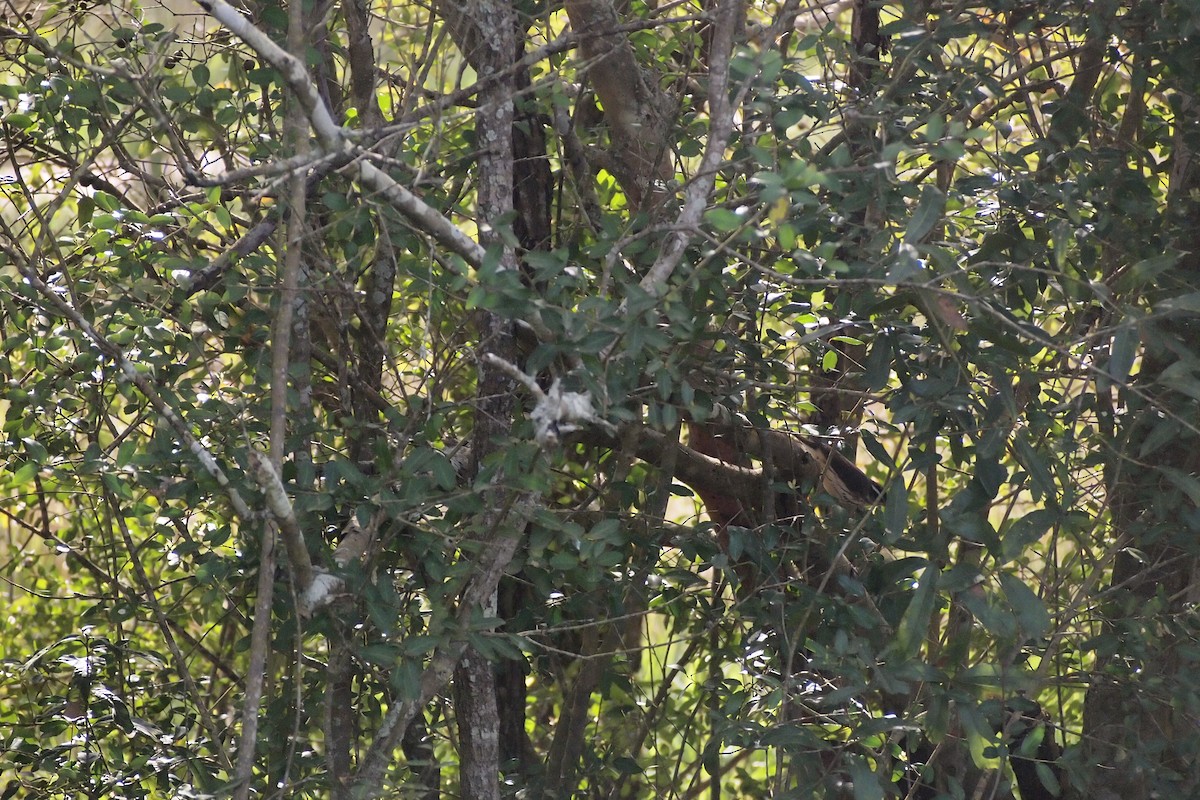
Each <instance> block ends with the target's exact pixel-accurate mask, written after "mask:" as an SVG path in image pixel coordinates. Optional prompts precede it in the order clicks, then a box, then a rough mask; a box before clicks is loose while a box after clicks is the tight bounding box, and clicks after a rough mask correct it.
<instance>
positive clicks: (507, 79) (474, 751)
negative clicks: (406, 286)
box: [439, 0, 518, 800]
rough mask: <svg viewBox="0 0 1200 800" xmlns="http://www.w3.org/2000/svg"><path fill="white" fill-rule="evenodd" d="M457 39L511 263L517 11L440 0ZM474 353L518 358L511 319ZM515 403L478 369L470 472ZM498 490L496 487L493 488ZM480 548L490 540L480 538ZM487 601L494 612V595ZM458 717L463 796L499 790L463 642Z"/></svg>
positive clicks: (483, 221) (486, 701)
mask: <svg viewBox="0 0 1200 800" xmlns="http://www.w3.org/2000/svg"><path fill="white" fill-rule="evenodd" d="M439 8H440V10H441V12H442V13H443V15H444V16H445V18H446V22H447V24H448V26H449V28H450V31H451V34H452V35H453V36H454V40H455V43H456V44H457V45H458V48H459V49H460V50H461V51H462V52H463V53H464V55H465V56H466V58H467V61H468V62H469V63H470V64H471V65H472V67H474V69H475V71H476V72H477V73H478V75H479V79H480V81H481V82H482V84H483V86H484V88H483V89H482V90H481V91H480V92H479V96H478V110H477V111H476V113H475V142H476V146H477V147H478V149H479V156H478V162H477V164H476V171H475V182H476V187H477V188H476V212H477V213H476V215H477V219H478V224H479V229H480V243H481V244H483V245H484V247H486V248H489V249H494V248H499V249H500V262H499V268H500V269H502V270H515V269H516V268H517V264H516V254H515V253H514V252H513V249H512V247H510V246H508V245H506V244H505V242H504V238H503V236H502V231H500V230H499V228H500V226H501V225H502V224H505V223H502V222H501V221H500V220H502V219H504V218H505V216H506V215H508V214H509V213H510V212H511V211H512V210H513V185H514V175H513V122H514V119H515V108H514V95H515V92H516V79H515V76H514V74H513V73H512V72H511V71H509V69H508V68H509V67H510V66H511V65H512V63H513V61H514V60H515V59H516V57H517V52H518V49H517V37H516V32H517V17H516V13H515V11H514V9H513V7H512V5H511V4H510V3H509V2H508V0H463V1H462V2H458V1H457V0H448V2H444V3H441V4H440V6H439ZM477 326H478V331H479V338H480V341H479V348H478V350H479V355H480V363H482V361H483V359H482V356H484V355H485V354H488V353H492V354H495V355H496V356H499V357H500V358H502V359H504V360H505V361H507V362H509V363H513V362H515V361H516V360H517V349H516V341H515V339H514V338H513V325H512V322H511V321H510V320H508V319H504V318H502V317H500V316H498V315H496V314H493V313H490V312H483V313H481V314H479V316H478V318H477ZM514 405H515V397H514V386H513V383H512V380H511V378H509V377H508V376H507V375H504V374H503V373H501V372H500V371H499V370H496V369H494V368H493V369H486V368H482V372H481V373H480V377H479V386H478V390H477V397H476V414H475V428H474V432H473V434H472V437H473V445H474V446H473V449H472V452H473V458H474V460H475V464H474V465H473V466H474V469H473V474H477V473H478V471H479V469H480V466H481V465H482V464H483V462H484V460H485V459H486V458H487V456H489V455H490V454H491V453H492V452H494V451H495V449H496V447H497V445H498V443H500V442H502V441H503V440H504V438H505V437H506V436H507V434H508V432H509V430H510V429H511V427H512V415H513V409H514ZM494 491H496V492H499V491H502V490H500V489H496V490H494ZM500 500H501V498H499V497H496V498H492V499H491V500H489V501H487V502H486V503H485V505H486V506H487V507H489V508H491V509H493V510H491V511H485V512H484V513H482V514H481V515H480V517H479V520H478V526H477V530H478V531H479V532H480V533H481V534H483V535H491V536H497V535H500V536H502V535H505V533H503V532H501V531H499V530H497V529H498V528H499V527H500V526H499V525H497V524H496V523H498V522H499V521H500V520H499V518H498V517H497V516H496V515H497V514H500V513H502V512H500V511H498V510H496V509H501V508H503V507H504V506H505V504H504V503H503V502H500ZM482 544H483V547H484V548H487V547H488V543H487V542H484V543H482ZM489 606H490V607H489V608H487V609H485V610H486V611H487V612H488V613H489V614H490V615H493V616H494V615H495V614H496V611H497V608H496V597H495V595H494V594H493V596H492V598H491V602H490V604H489ZM454 700H455V716H456V720H457V724H458V736H459V748H460V756H461V759H462V761H461V771H460V775H461V792H462V797H464V798H465V799H466V800H493V799H495V800H498V798H499V797H500V719H499V712H498V709H497V706H496V680H495V675H494V673H493V671H492V665H491V663H490V662H489V661H488V660H487V659H485V658H484V657H482V656H481V655H480V654H479V653H478V652H477V651H475V650H474V649H473V648H471V647H468V648H467V650H466V651H465V652H464V654H463V657H462V660H461V661H460V662H459V664H458V667H457V668H456V669H455V671H454Z"/></svg>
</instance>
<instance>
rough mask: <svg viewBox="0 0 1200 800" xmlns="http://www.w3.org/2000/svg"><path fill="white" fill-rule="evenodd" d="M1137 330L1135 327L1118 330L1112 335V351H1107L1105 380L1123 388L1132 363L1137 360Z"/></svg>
mask: <svg viewBox="0 0 1200 800" xmlns="http://www.w3.org/2000/svg"><path fill="white" fill-rule="evenodd" d="M1137 351H1138V330H1137V328H1135V327H1132V326H1130V327H1123V328H1120V329H1119V330H1118V331H1117V332H1116V334H1114V335H1113V340H1112V349H1111V350H1110V351H1109V357H1108V366H1107V368H1106V369H1105V372H1107V373H1108V375H1107V376H1105V377H1107V378H1109V379H1111V380H1112V381H1113V383H1115V384H1117V385H1118V386H1123V385H1124V384H1125V382H1126V381H1127V380H1128V379H1129V372H1130V371H1131V370H1132V369H1133V362H1134V360H1135V359H1136V358H1137Z"/></svg>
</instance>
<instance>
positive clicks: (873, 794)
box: [848, 756, 883, 800]
mask: <svg viewBox="0 0 1200 800" xmlns="http://www.w3.org/2000/svg"><path fill="white" fill-rule="evenodd" d="M848 767H849V770H850V780H851V781H853V782H854V800H883V786H881V785H880V783H879V777H878V776H877V775H876V774H875V771H874V770H872V769H871V766H870V764H868V763H867V761H866V759H864V758H863V757H862V756H855V757H854V758H852V759H851V760H850V763H849V764H848Z"/></svg>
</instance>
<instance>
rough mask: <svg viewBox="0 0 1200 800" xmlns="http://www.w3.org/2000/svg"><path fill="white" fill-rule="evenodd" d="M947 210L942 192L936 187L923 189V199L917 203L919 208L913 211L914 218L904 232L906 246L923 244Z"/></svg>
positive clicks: (910, 219)
mask: <svg viewBox="0 0 1200 800" xmlns="http://www.w3.org/2000/svg"><path fill="white" fill-rule="evenodd" d="M945 208H946V196H945V195H944V194H942V192H941V190H939V189H938V188H937V187H936V186H925V187H922V189H921V199H920V200H918V201H917V207H916V209H915V210H914V211H913V214H912V217H910V218H909V220H908V227H907V228H906V229H905V231H904V242H905V244H911V245H918V244H921V242H923V241H924V240H925V237H926V236H927V235H928V234H929V232H930V231H931V230H933V228H934V226H935V225H937V224H938V222H940V221H941V219H942V211H943V210H944V209H945Z"/></svg>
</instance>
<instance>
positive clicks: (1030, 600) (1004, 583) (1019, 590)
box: [999, 573, 1050, 639]
mask: <svg viewBox="0 0 1200 800" xmlns="http://www.w3.org/2000/svg"><path fill="white" fill-rule="evenodd" d="M999 577H1000V586H1001V588H1003V589H1004V596H1005V598H1006V599H1007V600H1008V604H1009V606H1010V607H1011V608H1012V610H1013V613H1014V614H1016V617H1017V623H1018V624H1019V625H1020V626H1021V631H1022V633H1024V634H1025V636H1026V637H1027V638H1029V639H1040V638H1041V637H1042V636H1044V635H1045V633H1046V632H1047V631H1048V630H1050V612H1049V611H1047V610H1046V604H1045V603H1043V602H1042V599H1041V598H1040V597H1038V596H1037V595H1036V594H1034V592H1033V590H1032V589H1030V588H1029V587H1028V586H1027V585H1026V584H1025V582H1024V581H1022V580H1021V579H1020V578H1018V577H1016V576H1015V575H1009V574H1007V573H1001V574H1000V576H999Z"/></svg>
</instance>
